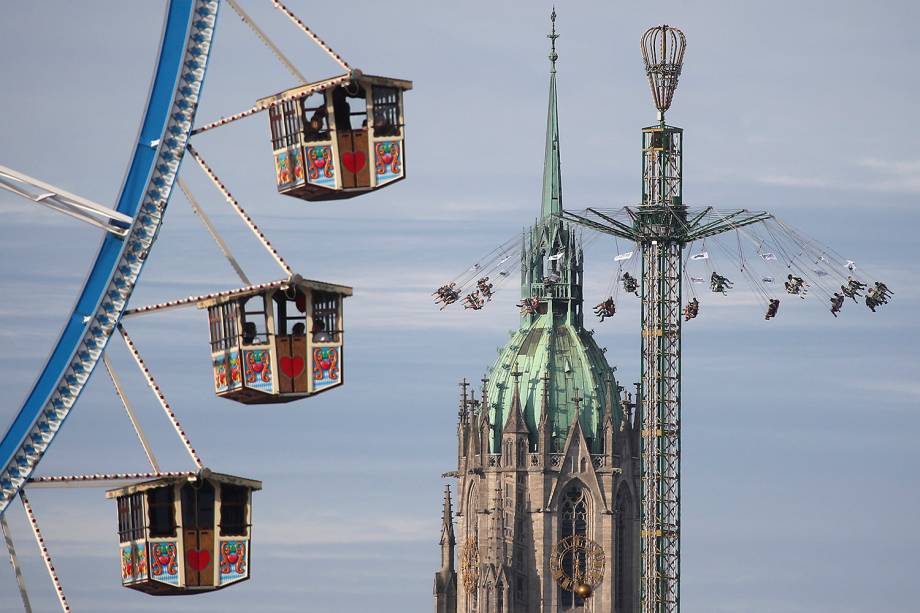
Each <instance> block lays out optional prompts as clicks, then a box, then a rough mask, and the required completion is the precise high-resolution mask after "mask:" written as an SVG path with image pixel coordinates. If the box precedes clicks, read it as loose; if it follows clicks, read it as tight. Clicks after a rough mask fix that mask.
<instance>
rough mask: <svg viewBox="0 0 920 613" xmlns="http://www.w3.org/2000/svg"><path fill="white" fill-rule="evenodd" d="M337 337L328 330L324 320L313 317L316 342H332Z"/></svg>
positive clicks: (314, 339) (314, 340)
mask: <svg viewBox="0 0 920 613" xmlns="http://www.w3.org/2000/svg"><path fill="white" fill-rule="evenodd" d="M334 340H335V339H334V338H333V336H332V334H330V333H329V332H328V331H327V330H326V322H324V321H323V320H322V319H320V318H319V317H314V318H313V342H315V343H331V342H332V341H334Z"/></svg>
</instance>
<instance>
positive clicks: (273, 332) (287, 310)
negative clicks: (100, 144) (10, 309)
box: [0, 0, 412, 612]
mask: <svg viewBox="0 0 920 613" xmlns="http://www.w3.org/2000/svg"><path fill="white" fill-rule="evenodd" d="M220 4H221V2H220V1H219V0H170V1H169V2H168V3H167V8H166V19H165V24H164V29H163V34H162V37H161V44H160V50H159V56H158V60H157V64H156V70H155V73H154V79H153V82H152V85H151V88H150V92H149V98H148V102H147V107H146V109H145V111H144V114H143V118H142V128H141V131H140V133H139V136H138V139H137V141H136V145H135V148H134V153H133V158H132V159H131V161H130V164H129V171H128V174H127V177H126V179H125V182H124V184H123V187H122V190H121V193H120V196H119V198H118V200H117V205H116V206H115V207H114V208H110V207H106V206H103V205H101V204H98V203H95V202H92V201H90V200H88V199H86V198H82V197H80V196H77V195H75V194H72V193H70V192H67V191H65V190H63V189H60V188H58V187H55V186H53V185H51V184H49V183H46V182H44V181H41V180H39V179H35V178H33V177H31V176H29V175H26V174H24V173H22V172H18V171H15V170H13V169H10V168H7V167H5V166H0V188H3V189H4V190H6V191H8V192H11V193H13V194H16V195H18V196H21V197H23V198H25V199H28V200H29V201H31V202H34V203H36V204H41V205H43V206H45V207H48V208H51V209H53V210H55V211H58V212H60V213H64V214H65V215H68V216H70V217H73V218H76V219H79V220H81V221H84V222H86V223H89V224H91V225H93V226H95V227H97V228H100V229H102V230H104V231H105V233H104V238H103V242H102V246H101V248H100V250H99V252H98V255H97V257H96V260H95V262H94V264H93V266H92V268H91V271H90V274H89V276H88V277H87V279H86V281H85V284H84V286H83V289H82V291H81V293H80V294H79V297H78V300H77V302H76V305H75V307H74V309H73V312H72V314H71V315H70V317H69V318H68V320H67V322H66V325H65V327H64V330H63V332H62V334H61V336H60V338H59V339H58V341H57V343H56V345H55V347H54V348H53V351H52V353H51V356H50V358H49V359H48V361H47V363H46V364H45V366H44V367H43V369H42V370H41V372H40V373H39V376H38V378H37V381H36V383H35V385H34V387H33V388H32V390H31V392H30V393H29V395H28V397H27V398H26V400H25V402H24V404H23V405H22V406H21V408H20V409H19V411H18V412H17V414H16V415H15V418H14V420H13V422H12V424H11V425H10V427H9V429H8V430H7V431H6V433H5V435H4V436H3V438H2V441H0V527H2V529H3V532H4V536H5V539H6V543H7V547H8V550H9V553H10V558H11V561H12V564H13V567H14V570H15V574H16V577H17V579H18V581H19V592H20V596H21V598H22V601H23V606H24V607H25V610H26V611H30V610H31V605H30V602H29V598H28V594H27V592H26V589H25V584H24V582H23V581H22V575H21V572H20V570H19V565H18V562H17V558H16V554H15V549H14V548H13V544H12V535H11V534H10V531H9V528H8V525H7V522H6V519H5V516H4V514H5V512H6V511H7V510H8V508H9V505H10V503H11V502H12V500H13V498H15V497H17V496H18V497H19V498H20V500H21V502H22V505H23V507H24V509H25V513H26V515H27V517H28V520H29V524H30V525H31V528H32V530H33V532H34V536H35V538H36V540H37V542H38V544H39V549H40V553H41V556H42V560H43V561H44V564H45V566H46V568H47V570H48V573H49V575H50V577H51V580H52V583H53V585H54V588H55V592H56V596H57V599H58V601H59V603H60V606H61V608H62V609H63V610H64V611H65V612H66V611H69V610H70V605H69V603H68V601H67V598H66V597H65V595H64V590H63V587H62V585H61V582H60V579H59V578H58V575H57V573H56V571H55V568H54V564H53V561H52V558H51V555H50V553H49V551H48V549H47V548H46V547H45V544H44V540H43V537H42V534H41V531H40V529H39V525H38V521H37V519H36V516H35V513H34V511H33V510H32V507H31V505H30V503H29V499H28V497H27V495H26V490H27V489H31V488H33V487H86V486H104V487H115V488H116V489H111V490H110V491H108V492H107V494H106V497H108V498H114V499H115V500H116V503H117V518H118V535H119V538H118V541H119V558H120V560H121V581H122V585H124V586H125V587H128V588H132V589H135V590H138V591H141V592H145V593H147V594H152V595H167V594H202V593H206V592H210V591H213V590H217V589H222V588H224V587H227V586H229V585H233V584H235V583H238V582H240V581H244V580H247V579H249V577H250V563H251V558H250V552H251V548H250V538H251V532H252V522H251V497H252V492H254V491H256V490H259V489H260V488H261V483H260V482H259V481H256V480H253V479H247V478H242V477H237V476H233V475H227V474H221V473H218V472H212V471H211V470H210V469H209V468H207V467H206V466H205V464H204V463H203V461H202V460H201V458H200V457H199V455H198V452H197V451H196V450H195V448H194V447H193V446H192V444H191V441H190V440H189V437H188V435H187V434H186V432H185V430H184V429H183V428H182V425H181V424H180V422H179V420H178V418H177V417H176V413H175V411H174V410H173V408H172V406H171V405H170V403H169V402H168V401H167V399H166V396H165V394H164V392H163V390H161V388H160V387H159V385H158V384H157V382H156V380H155V378H154V376H153V374H152V373H151V371H150V370H149V368H148V367H147V365H146V363H145V362H144V359H143V358H142V357H141V354H140V351H139V349H138V347H137V345H136V344H135V343H134V341H133V339H132V338H131V336H129V334H128V332H127V330H126V327H125V322H126V321H127V320H128V319H130V318H132V317H138V316H141V315H148V314H155V313H161V312H164V311H168V310H172V309H178V308H183V307H193V306H196V307H198V308H199V309H204V310H207V314H208V323H209V333H210V355H211V364H210V367H209V368H210V375H209V377H210V379H211V381H212V383H211V385H213V389H214V392H215V393H216V394H217V395H218V396H220V397H223V398H228V399H231V400H235V401H238V402H241V403H245V404H263V403H278V402H290V401H294V400H299V399H303V398H307V397H310V396H313V395H315V394H319V393H321V392H325V391H327V390H331V389H333V388H335V387H338V386H340V385H342V383H343V381H344V372H345V371H344V361H343V352H344V335H345V326H344V313H343V302H344V299H345V298H346V297H348V296H350V295H351V293H352V290H351V288H350V287H348V286H345V285H339V284H334V283H328V282H323V281H314V280H309V279H305V278H303V277H301V276H300V275H298V274H296V273H295V272H294V269H293V268H291V266H290V265H289V264H288V262H287V261H286V260H285V259H284V258H283V257H282V256H281V254H280V253H278V251H277V250H276V249H275V248H274V247H273V246H272V244H271V242H270V241H269V240H268V238H267V237H266V236H265V235H264V234H263V233H262V231H261V230H260V229H259V227H258V226H257V225H256V223H255V221H253V219H252V218H251V217H250V216H249V215H248V214H247V213H246V211H245V210H244V209H243V207H242V206H241V205H240V203H239V202H238V201H237V199H236V198H235V197H234V196H233V195H232V194H231V193H230V191H229V190H228V189H227V187H226V186H225V184H224V183H223V181H222V180H221V179H220V178H219V177H218V175H217V174H216V173H215V171H214V170H213V169H212V167H211V166H210V165H209V164H208V163H207V162H206V161H205V159H204V158H203V156H202V154H201V153H200V152H199V151H198V149H196V148H195V147H193V146H192V143H191V142H190V138H191V137H192V136H197V135H202V134H204V133H205V132H209V131H211V130H214V129H216V128H219V127H223V126H226V125H228V124H230V123H233V122H236V121H238V120H240V119H243V118H245V117H249V116H252V115H256V114H258V113H261V112H262V111H268V116H269V124H270V125H269V127H270V132H271V144H272V151H273V162H274V171H275V172H274V184H275V187H276V188H277V190H278V191H279V192H280V193H282V194H285V195H289V196H293V197H296V198H300V199H304V200H308V201H318V200H330V199H341V198H351V197H354V196H358V195H362V194H366V193H368V192H371V191H374V190H377V189H380V188H382V187H385V186H388V185H390V184H392V183H394V182H396V181H399V180H402V179H403V178H404V177H405V156H404V138H405V124H404V118H403V106H402V105H403V92H404V91H406V90H408V89H411V87H412V83H411V82H410V81H406V80H401V79H391V78H386V77H377V76H370V75H364V74H363V73H362V72H361V71H360V70H358V69H356V68H354V67H352V66H351V65H350V64H349V63H348V62H346V61H345V60H344V59H343V58H342V57H341V56H340V55H338V54H337V53H336V52H334V51H333V50H332V49H331V48H330V47H329V46H328V45H327V44H326V43H325V42H324V41H323V40H321V39H320V38H319V37H317V35H316V34H315V33H314V32H313V31H312V30H311V29H310V28H308V27H307V26H306V25H305V24H304V23H303V22H302V21H301V20H300V19H299V18H298V17H297V16H296V15H295V14H294V13H293V12H292V11H291V10H290V9H289V8H288V7H287V6H285V5H284V4H283V3H282V2H280V1H279V0H271V5H272V6H273V7H274V8H275V9H277V10H278V11H279V12H280V13H281V15H283V16H284V17H286V18H287V19H288V20H289V21H290V22H292V23H293V24H294V25H295V26H296V27H297V28H298V29H299V30H300V31H301V32H302V33H303V34H305V35H306V36H307V37H308V38H309V39H310V40H312V41H313V42H314V43H315V44H316V45H317V46H319V47H320V48H321V49H322V50H323V51H324V52H325V53H326V54H327V55H328V56H329V57H330V58H331V59H332V60H334V61H335V62H336V63H337V64H338V65H339V66H340V67H341V69H342V70H343V74H340V75H338V76H333V77H331V78H327V79H324V80H320V81H313V82H310V81H308V80H307V79H306V78H305V77H304V76H303V75H302V74H301V72H300V71H299V70H298V69H297V68H296V67H295V66H294V64H293V63H292V62H291V61H290V60H289V59H288V58H287V57H286V56H285V55H284V54H283V53H282V51H281V50H280V49H279V48H278V47H277V45H275V43H274V42H272V40H271V39H269V37H268V35H267V34H266V33H265V32H264V31H263V30H262V29H261V28H260V27H259V26H258V25H257V24H256V23H255V21H253V19H252V18H251V17H250V16H249V15H248V14H247V13H246V12H245V11H244V10H243V8H242V7H241V6H240V4H239V3H238V2H237V1H236V0H225V4H226V5H229V7H230V8H231V9H232V10H233V11H234V12H236V14H237V15H238V16H239V17H240V19H242V21H243V22H244V23H245V24H246V25H247V26H248V27H249V28H250V29H251V30H252V31H253V32H254V33H255V35H256V36H257V37H258V38H259V39H260V40H261V41H262V43H264V44H265V45H266V46H267V47H268V48H269V49H270V50H271V52H272V53H273V54H274V55H275V57H276V58H277V59H278V60H279V61H280V62H281V63H282V65H283V66H284V67H285V68H286V69H287V70H288V71H289V72H290V73H291V74H292V75H293V76H294V77H295V78H296V79H297V81H298V83H297V84H296V85H295V86H294V87H292V88H290V89H287V90H285V91H283V92H281V93H278V94H275V95H272V96H268V97H265V98H262V99H260V100H258V101H257V102H256V103H255V105H254V106H252V107H251V108H249V109H246V110H244V111H242V112H240V113H236V114H233V115H229V116H226V117H223V118H221V119H219V120H216V121H212V122H210V123H206V124H203V125H200V126H198V127H195V126H194V120H195V115H196V111H197V109H198V104H199V100H200V95H201V88H202V86H203V83H204V78H205V71H206V68H207V67H208V64H209V62H210V60H211V51H212V40H213V36H214V32H215V29H216V27H217V23H218V12H219V8H220ZM186 152H188V154H189V155H190V156H191V158H192V160H194V162H195V163H196V164H197V165H198V166H199V167H200V169H201V170H202V171H203V172H204V174H205V175H206V176H207V178H208V179H209V180H210V182H211V183H212V184H213V185H214V187H215V188H216V189H217V190H218V191H219V192H220V194H221V195H222V196H223V198H224V200H226V202H227V204H228V205H229V206H230V207H231V208H232V209H233V210H234V211H235V212H236V213H237V214H238V215H239V217H240V218H241V219H242V221H243V223H244V224H245V225H246V226H247V227H248V229H249V230H251V231H252V233H253V234H254V235H255V237H256V239H257V240H258V241H259V243H260V244H261V245H262V246H263V247H264V248H265V249H266V250H267V251H268V252H269V254H270V255H271V256H272V258H273V259H274V260H275V262H276V263H277V264H278V266H279V267H280V268H281V270H282V272H283V274H284V278H282V279H280V280H276V281H270V282H266V283H259V284H254V283H253V282H252V281H250V279H249V278H248V277H247V276H246V274H245V273H244V271H243V268H242V267H241V265H240V263H239V261H238V260H237V259H236V258H235V257H234V255H233V254H232V252H231V250H230V247H229V246H228V244H227V243H226V242H225V241H224V239H223V238H222V237H221V236H220V235H219V234H218V232H217V229H216V228H215V227H214V225H213V224H212V223H211V221H210V219H209V217H208V216H207V214H206V213H205V211H204V210H203V209H202V207H201V205H200V204H199V202H198V200H197V199H196V198H195V197H194V196H193V194H192V193H191V191H190V188H189V186H188V184H187V183H186V182H185V181H183V180H182V178H181V177H180V176H179V166H180V163H181V161H182V159H183V157H184V155H185V154H186ZM266 171H267V169H266ZM266 174H267V172H266ZM175 184H178V186H179V188H180V189H181V191H182V192H183V193H184V195H185V197H186V200H187V201H188V202H189V204H190V205H191V207H192V209H193V211H194V213H195V214H196V216H197V217H198V218H199V219H200V220H201V221H202V223H203V224H204V225H205V228H206V230H207V232H208V233H209V234H210V235H211V237H212V238H213V239H214V240H215V242H216V243H217V245H218V247H219V249H220V251H221V252H222V253H223V255H224V257H225V258H226V259H227V260H228V262H229V263H230V265H231V267H232V269H233V270H234V271H235V273H236V275H237V276H238V277H239V279H240V281H241V282H242V283H243V286H242V287H240V288H238V289H234V290H230V291H219V292H214V293H210V294H204V295H199V296H192V297H188V298H182V299H178V300H170V301H166V302H162V303H159V304H153V305H149V306H137V307H134V306H131V307H130V308H129V305H128V302H129V300H130V298H131V294H132V292H133V290H134V287H135V285H136V284H137V283H138V280H139V277H140V273H141V271H142V269H143V265H144V262H145V260H146V259H147V256H148V254H149V253H150V251H151V249H152V247H153V244H154V242H155V241H156V238H157V235H158V233H159V230H160V226H161V223H162V221H163V217H164V215H165V212H166V208H167V205H168V203H169V201H170V196H171V195H172V191H173V186H174V185H175ZM116 331H117V332H118V335H119V336H121V338H122V340H123V341H124V343H125V345H126V347H127V349H128V351H129V353H130V354H131V356H132V357H133V359H134V362H135V363H136V365H137V366H138V367H139V369H140V371H141V373H142V375H143V378H144V380H145V382H146V383H147V385H148V386H149V387H150V389H151V390H152V391H153V392H154V395H155V396H156V399H157V401H158V403H159V404H160V406H161V408H162V409H163V411H164V412H165V414H166V416H167V418H168V420H169V421H170V423H171V424H172V426H173V428H174V429H175V432H176V434H177V435H178V437H179V439H180V441H181V443H182V445H183V446H184V448H185V449H186V451H187V452H188V455H189V457H190V459H191V462H192V465H193V468H192V469H191V470H188V471H180V472H166V471H162V470H161V469H160V465H159V462H158V460H157V458H156V456H155V454H154V452H153V450H152V448H151V446H150V443H149V441H148V439H147V437H146V435H145V433H144V431H143V430H142V428H141V426H140V423H139V422H138V420H137V418H136V415H135V412H134V409H133V406H132V404H131V402H130V401H129V400H128V398H127V396H126V395H125V390H124V387H123V386H122V384H121V380H120V378H119V376H118V374H117V371H116V370H115V365H114V364H113V362H112V361H111V360H110V359H109V357H108V356H107V355H106V353H105V349H106V346H107V344H108V342H109V340H110V337H111V336H113V335H114V334H115V332H116ZM100 360H101V361H102V362H103V364H104V366H105V369H106V371H107V372H108V375H109V377H110V378H111V380H112V382H113V384H114V387H115V392H116V394H117V396H118V397H119V399H120V400H121V402H122V404H123V405H124V408H125V411H126V413H127V415H128V417H129V419H130V421H131V423H132V426H133V427H134V430H135V432H136V434H137V437H138V439H139V441H140V443H141V445H142V447H143V449H144V452H145V454H146V456H147V459H148V460H149V463H150V471H148V472H119V473H105V474H82V475H41V476H39V475H36V474H35V471H36V469H37V467H38V464H39V462H40V461H41V459H42V457H43V456H44V454H45V452H46V451H47V450H48V448H49V447H50V446H51V444H52V443H53V441H54V440H55V436H56V434H57V433H58V432H59V430H60V428H61V426H62V425H63V423H64V420H65V419H66V418H67V416H68V415H69V414H70V412H71V410H72V409H73V407H74V404H75V402H76V401H77V398H78V397H79V396H80V393H81V392H82V391H83V389H84V387H85V385H86V383H87V381H88V380H89V378H90V376H91V375H92V373H93V371H94V370H95V367H96V365H97V363H98V362H99V361H100Z"/></svg>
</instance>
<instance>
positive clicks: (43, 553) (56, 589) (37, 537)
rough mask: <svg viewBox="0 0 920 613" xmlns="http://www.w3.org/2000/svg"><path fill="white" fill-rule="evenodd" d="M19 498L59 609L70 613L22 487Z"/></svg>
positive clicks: (49, 554)
mask: <svg viewBox="0 0 920 613" xmlns="http://www.w3.org/2000/svg"><path fill="white" fill-rule="evenodd" d="M19 499H20V500H21V501H22V508H24V509H25V510H26V516H27V517H28V519H29V526H30V527H31V528H32V534H34V535H35V542H36V543H37V544H38V551H39V553H40V554H41V556H42V561H43V562H44V563H45V568H46V569H47V570H48V576H49V577H51V583H52V585H54V592H55V594H56V595H57V599H58V602H59V603H60V604H61V610H62V611H64V613H70V610H71V609H70V604H68V603H67V596H65V595H64V587H63V586H62V585H61V580H60V579H59V578H58V576H57V571H56V570H54V560H52V559H51V552H49V551H48V548H47V547H46V546H45V537H43V536H42V531H41V528H39V527H38V518H37V517H35V512H34V511H33V510H32V505H31V504H29V499H28V498H27V497H26V491H25V490H24V489H20V490H19Z"/></svg>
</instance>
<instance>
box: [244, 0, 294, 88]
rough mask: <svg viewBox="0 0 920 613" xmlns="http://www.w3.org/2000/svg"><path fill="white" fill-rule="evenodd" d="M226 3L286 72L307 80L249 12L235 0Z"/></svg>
mask: <svg viewBox="0 0 920 613" xmlns="http://www.w3.org/2000/svg"><path fill="white" fill-rule="evenodd" d="M227 4H229V5H230V8H232V9H233V10H234V11H236V14H237V15H239V16H240V19H242V20H243V23H245V24H246V25H247V26H249V28H250V29H251V30H252V31H253V32H254V33H255V35H256V36H257V37H258V38H259V40H261V41H262V42H263V43H264V44H265V46H266V47H268V48H269V49H270V50H271V52H272V53H274V54H275V57H276V58H278V60H279V61H280V62H281V63H282V64H284V67H285V68H287V69H288V72H290V73H291V74H292V75H294V77H296V78H297V79H299V80H300V82H301V83H306V82H307V78H306V77H305V76H303V74H301V72H300V71H299V70H297V67H296V66H294V64H293V63H292V62H291V60H289V59H288V58H287V56H286V55H284V53H282V52H281V49H279V48H278V46H277V45H275V43H273V42H272V40H271V39H270V38H269V37H268V34H266V33H265V32H264V31H262V28H260V27H259V26H258V25H256V22H255V21H253V19H252V17H250V16H249V14H248V13H247V12H246V11H244V10H243V7H241V6H240V5H239V3H238V2H237V1H236V0H227Z"/></svg>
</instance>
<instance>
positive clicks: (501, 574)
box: [434, 29, 640, 613]
mask: <svg viewBox="0 0 920 613" xmlns="http://www.w3.org/2000/svg"><path fill="white" fill-rule="evenodd" d="M550 37H551V39H552V41H553V49H552V52H551V54H550V56H549V57H550V61H551V65H552V70H551V74H550V96H549V112H548V118H547V134H546V152H545V159H544V171H543V198H542V206H541V217H540V219H539V221H537V223H536V224H535V225H534V226H533V227H532V228H531V229H530V230H529V231H528V232H526V233H525V235H524V239H523V242H524V247H523V249H522V257H521V295H522V298H537V299H538V301H539V306H538V307H535V308H532V309H529V310H528V311H527V312H525V313H523V315H522V317H521V324H520V328H519V329H518V331H517V332H516V333H515V334H514V335H513V336H512V338H511V339H510V340H509V341H508V343H507V344H506V345H505V347H504V348H503V349H502V350H501V352H500V354H499V357H498V360H497V361H496V363H495V364H494V365H493V366H492V368H491V370H490V372H489V374H488V376H487V377H486V378H484V379H483V380H482V386H481V389H480V392H479V398H478V399H477V397H476V393H475V392H474V391H472V390H471V388H470V386H469V385H468V384H467V383H466V382H465V381H464V382H463V383H462V384H461V388H462V391H461V398H460V406H459V412H458V416H459V419H458V425H457V470H456V471H453V472H452V473H449V474H450V475H451V476H452V477H454V478H455V479H456V485H455V488H454V497H455V500H454V499H452V496H451V492H450V489H449V487H448V489H447V490H446V491H445V498H444V510H443V520H442V531H441V568H440V569H439V571H438V572H437V573H436V574H435V581H434V596H435V612H436V613H561V612H563V611H583V612H586V613H587V612H592V613H634V612H636V611H638V610H639V580H640V567H639V563H640V558H639V547H640V542H639V495H640V491H639V451H640V449H639V444H640V436H639V434H640V433H639V432H637V430H636V426H635V419H634V416H633V411H632V408H633V407H632V404H631V403H630V397H629V396H628V395H624V394H623V388H621V387H620V386H619V385H618V384H617V382H616V380H615V378H614V371H615V369H614V368H611V367H610V365H609V364H608V363H607V361H606V358H605V357H604V350H602V349H601V348H600V347H598V345H597V344H596V342H595V341H594V338H593V334H592V333H591V332H589V331H587V330H585V328H584V322H583V298H582V287H583V278H582V271H583V266H582V264H583V262H582V258H583V256H582V252H581V246H580V244H579V242H578V240H577V238H576V234H575V232H574V230H573V229H572V228H570V227H569V225H568V224H567V223H566V222H565V221H564V220H563V219H562V218H561V212H562V180H561V163H560V153H559V131H558V116H557V110H556V60H557V57H558V56H557V55H556V51H555V38H556V35H555V29H554V30H553V34H552V35H550ZM535 302H536V301H535ZM567 538H568V541H567V542H572V539H575V541H574V542H580V543H585V542H590V543H591V546H592V547H593V549H592V551H593V552H594V556H593V559H594V562H593V565H592V563H589V561H588V558H589V555H588V554H587V553H584V552H581V551H578V552H576V553H575V555H568V556H565V555H559V551H560V547H561V546H562V543H563V542H566V541H564V539H567ZM579 539H581V540H579ZM598 559H600V560H602V562H601V563H600V564H598V562H597V561H598ZM601 566H602V568H601ZM589 567H590V568H591V569H593V570H594V571H595V573H596V575H597V576H596V578H595V579H593V580H592V581H591V584H590V588H591V590H590V591H591V592H592V593H591V594H590V596H584V597H583V596H580V595H579V594H578V593H577V590H574V589H573V588H574V584H573V583H572V582H568V583H567V581H566V578H567V577H571V576H575V577H578V576H581V575H584V571H586V570H587V569H588V568H589ZM580 573H581V574H580ZM586 582H587V580H584V581H582V583H586Z"/></svg>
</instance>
